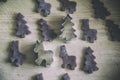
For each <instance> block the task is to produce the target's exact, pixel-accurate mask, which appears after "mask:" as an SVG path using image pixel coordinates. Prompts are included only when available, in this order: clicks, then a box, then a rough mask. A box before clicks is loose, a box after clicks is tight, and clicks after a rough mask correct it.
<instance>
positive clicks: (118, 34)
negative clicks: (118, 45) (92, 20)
mask: <svg viewBox="0 0 120 80" xmlns="http://www.w3.org/2000/svg"><path fill="white" fill-rule="evenodd" d="M105 25H106V26H107V28H108V32H109V33H110V37H111V40H112V41H120V27H119V25H117V24H115V23H114V22H113V21H112V20H106V22H105Z"/></svg>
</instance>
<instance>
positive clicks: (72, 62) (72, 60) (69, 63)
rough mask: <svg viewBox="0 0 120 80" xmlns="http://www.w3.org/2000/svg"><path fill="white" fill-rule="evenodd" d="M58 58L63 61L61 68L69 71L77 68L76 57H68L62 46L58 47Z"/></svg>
mask: <svg viewBox="0 0 120 80" xmlns="http://www.w3.org/2000/svg"><path fill="white" fill-rule="evenodd" d="M59 56H60V57H61V58H62V60H63V64H62V68H67V67H69V68H70V69H71V70H74V69H75V67H76V66H77V64H76V57H75V56H69V55H68V54H67V51H66V47H65V46H64V45H62V46H61V47H60V55H59Z"/></svg>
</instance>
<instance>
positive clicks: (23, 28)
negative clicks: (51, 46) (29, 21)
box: [16, 13, 31, 38]
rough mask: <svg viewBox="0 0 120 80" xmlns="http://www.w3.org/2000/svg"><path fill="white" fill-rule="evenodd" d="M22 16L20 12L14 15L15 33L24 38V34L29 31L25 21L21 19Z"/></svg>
mask: <svg viewBox="0 0 120 80" xmlns="http://www.w3.org/2000/svg"><path fill="white" fill-rule="evenodd" d="M23 18H24V16H23V15H22V14H21V13H18V14H17V16H16V20H17V22H16V27H17V29H16V35H17V36H18V37H21V38H24V37H25V35H28V34H30V33H31V32H30V31H29V30H28V26H27V25H26V21H25V20H24V19H23Z"/></svg>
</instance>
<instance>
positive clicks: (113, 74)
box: [0, 0, 120, 80]
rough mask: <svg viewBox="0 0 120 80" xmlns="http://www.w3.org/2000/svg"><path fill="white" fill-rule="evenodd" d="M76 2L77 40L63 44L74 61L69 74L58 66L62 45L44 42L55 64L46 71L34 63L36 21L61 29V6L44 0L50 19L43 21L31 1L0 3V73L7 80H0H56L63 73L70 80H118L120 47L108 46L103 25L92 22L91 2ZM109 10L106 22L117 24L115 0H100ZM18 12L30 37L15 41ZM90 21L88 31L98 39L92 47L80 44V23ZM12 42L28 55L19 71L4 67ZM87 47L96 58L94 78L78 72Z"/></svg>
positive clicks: (112, 44)
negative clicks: (94, 32) (36, 79)
mask: <svg viewBox="0 0 120 80" xmlns="http://www.w3.org/2000/svg"><path fill="white" fill-rule="evenodd" d="M75 1H76V2H77V11H76V12H75V13H74V14H72V15H71V16H72V17H73V23H75V26H74V28H75V29H76V32H75V33H76V35H77V36H78V37H77V38H76V39H74V40H72V41H71V42H69V43H67V44H65V45H66V47H67V51H68V54H70V55H75V56H76V57H77V67H76V69H75V70H73V71H71V70H68V69H62V68H61V67H60V66H61V64H62V60H61V59H60V58H59V56H58V55H59V46H60V45H62V44H64V43H62V42H61V41H60V40H58V39H56V40H54V41H53V42H44V46H45V49H47V50H53V51H54V62H53V64H52V65H51V67H49V68H44V67H39V66H36V65H34V61H33V57H34V56H33V45H34V43H35V41H36V40H38V39H40V32H39V30H38V29H39V28H38V27H39V26H38V25H37V24H36V22H37V20H39V19H40V18H44V19H45V20H46V21H47V22H48V24H49V25H51V27H52V28H54V29H55V30H56V31H57V29H58V28H59V27H60V21H61V19H62V17H63V16H65V15H66V13H65V12H61V11H59V7H60V4H59V2H58V1H57V0H46V2H50V3H51V4H52V10H51V15H50V16H48V17H42V16H41V15H40V14H39V13H35V12H34V9H35V1H34V0H8V2H7V3H5V4H1V3H0V73H2V74H3V75H4V74H6V75H5V76H6V79H2V78H1V79H0V80H32V79H31V77H32V76H34V75H36V74H38V73H41V72H42V73H43V76H44V80H59V78H60V76H61V75H62V74H64V73H66V72H67V73H69V75H70V77H71V80H120V77H119V76H118V75H119V74H120V43H118V42H111V41H110V40H109V37H108V32H107V28H106V27H105V25H104V21H102V20H96V19H94V18H93V16H94V14H93V9H92V4H91V0H75ZM102 1H103V2H104V3H105V5H106V7H107V8H108V10H109V11H110V12H111V13H112V15H111V16H109V17H108V18H109V19H112V20H114V21H115V23H117V24H120V23H119V20H120V16H119V13H120V12H119V11H118V9H117V8H115V7H113V4H112V3H114V0H113V1H110V0H102ZM18 12H21V13H22V14H23V15H24V16H25V20H26V21H27V22H28V23H27V25H28V26H29V28H30V31H31V32H32V34H30V35H28V36H26V38H23V39H21V38H17V37H16V36H15V35H14V34H13V33H14V31H15V25H14V22H15V20H14V18H13V17H15V14H16V13H18ZM84 18H85V19H90V27H91V28H93V29H97V31H98V35H97V37H98V39H97V41H95V43H94V44H91V43H89V42H86V41H82V40H81V39H80V37H81V36H82V31H81V30H80V25H81V23H80V19H84ZM12 40H19V41H20V50H21V52H23V53H24V54H26V55H27V60H26V61H25V63H24V64H23V65H22V66H20V67H14V66H12V65H11V64H10V63H7V62H6V60H7V59H8V55H9V52H8V46H9V43H10V42H11V41H12ZM88 46H90V47H91V48H92V49H93V50H94V55H95V56H96V62H97V66H98V67H99V70H98V71H96V72H94V73H93V74H86V73H84V72H83V71H81V70H80V67H82V58H83V53H82V51H83V49H84V48H85V47H88Z"/></svg>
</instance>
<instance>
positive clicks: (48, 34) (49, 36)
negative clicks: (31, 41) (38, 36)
mask: <svg viewBox="0 0 120 80" xmlns="http://www.w3.org/2000/svg"><path fill="white" fill-rule="evenodd" d="M39 25H40V26H41V28H40V31H41V33H42V37H43V40H44V41H52V40H53V39H55V38H56V37H57V34H56V33H55V32H54V30H52V29H50V27H49V25H48V24H47V22H46V21H45V20H43V19H40V20H39Z"/></svg>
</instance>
